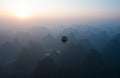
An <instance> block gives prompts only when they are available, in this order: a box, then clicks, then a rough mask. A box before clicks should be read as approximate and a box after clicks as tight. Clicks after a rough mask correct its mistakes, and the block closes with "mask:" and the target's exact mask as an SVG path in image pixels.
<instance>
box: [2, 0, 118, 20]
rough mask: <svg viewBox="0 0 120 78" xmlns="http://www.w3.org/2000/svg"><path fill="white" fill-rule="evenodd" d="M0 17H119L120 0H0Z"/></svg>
mask: <svg viewBox="0 0 120 78" xmlns="http://www.w3.org/2000/svg"><path fill="white" fill-rule="evenodd" d="M0 17H1V18H7V17H9V18H12V19H13V18H14V19H16V18H17V19H25V18H27V19H28V18H29V19H30V18H31V19H36V18H37V19H39V18H42V19H44V18H62V19H74V18H75V19H76V20H77V19H86V18H87V19H92V18H93V19H110V18H115V19H119V18H120V0H0Z"/></svg>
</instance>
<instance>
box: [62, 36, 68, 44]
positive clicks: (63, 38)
mask: <svg viewBox="0 0 120 78" xmlns="http://www.w3.org/2000/svg"><path fill="white" fill-rule="evenodd" d="M61 41H62V42H63V44H65V43H66V42H67V41H68V38H67V37H66V36H63V37H62V38H61Z"/></svg>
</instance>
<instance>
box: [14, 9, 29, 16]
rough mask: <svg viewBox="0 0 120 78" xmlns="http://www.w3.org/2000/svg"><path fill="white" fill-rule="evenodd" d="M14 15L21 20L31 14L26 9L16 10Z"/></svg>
mask: <svg viewBox="0 0 120 78" xmlns="http://www.w3.org/2000/svg"><path fill="white" fill-rule="evenodd" d="M12 13H13V14H14V15H15V16H16V17H19V18H28V17H29V16H30V15H31V13H30V11H29V10H28V9H25V8H16V9H13V10H12Z"/></svg>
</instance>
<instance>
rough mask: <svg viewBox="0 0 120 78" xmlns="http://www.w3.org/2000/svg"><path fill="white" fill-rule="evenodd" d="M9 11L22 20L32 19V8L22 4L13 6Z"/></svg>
mask: <svg viewBox="0 0 120 78" xmlns="http://www.w3.org/2000/svg"><path fill="white" fill-rule="evenodd" d="M9 10H10V12H11V13H12V14H13V15H14V16H16V17H18V18H22V19H24V18H28V17H30V16H31V14H32V11H33V9H32V6H30V5H28V4H26V3H25V4H24V3H20V2H19V3H14V4H11V6H9Z"/></svg>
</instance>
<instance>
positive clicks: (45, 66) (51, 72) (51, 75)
mask: <svg viewBox="0 0 120 78" xmlns="http://www.w3.org/2000/svg"><path fill="white" fill-rule="evenodd" d="M56 71H57V65H56V63H55V62H54V59H52V58H51V57H50V56H47V57H46V58H44V59H43V60H41V61H40V63H39V64H38V66H37V68H36V70H35V72H34V74H33V78H56V77H55V76H56Z"/></svg>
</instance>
